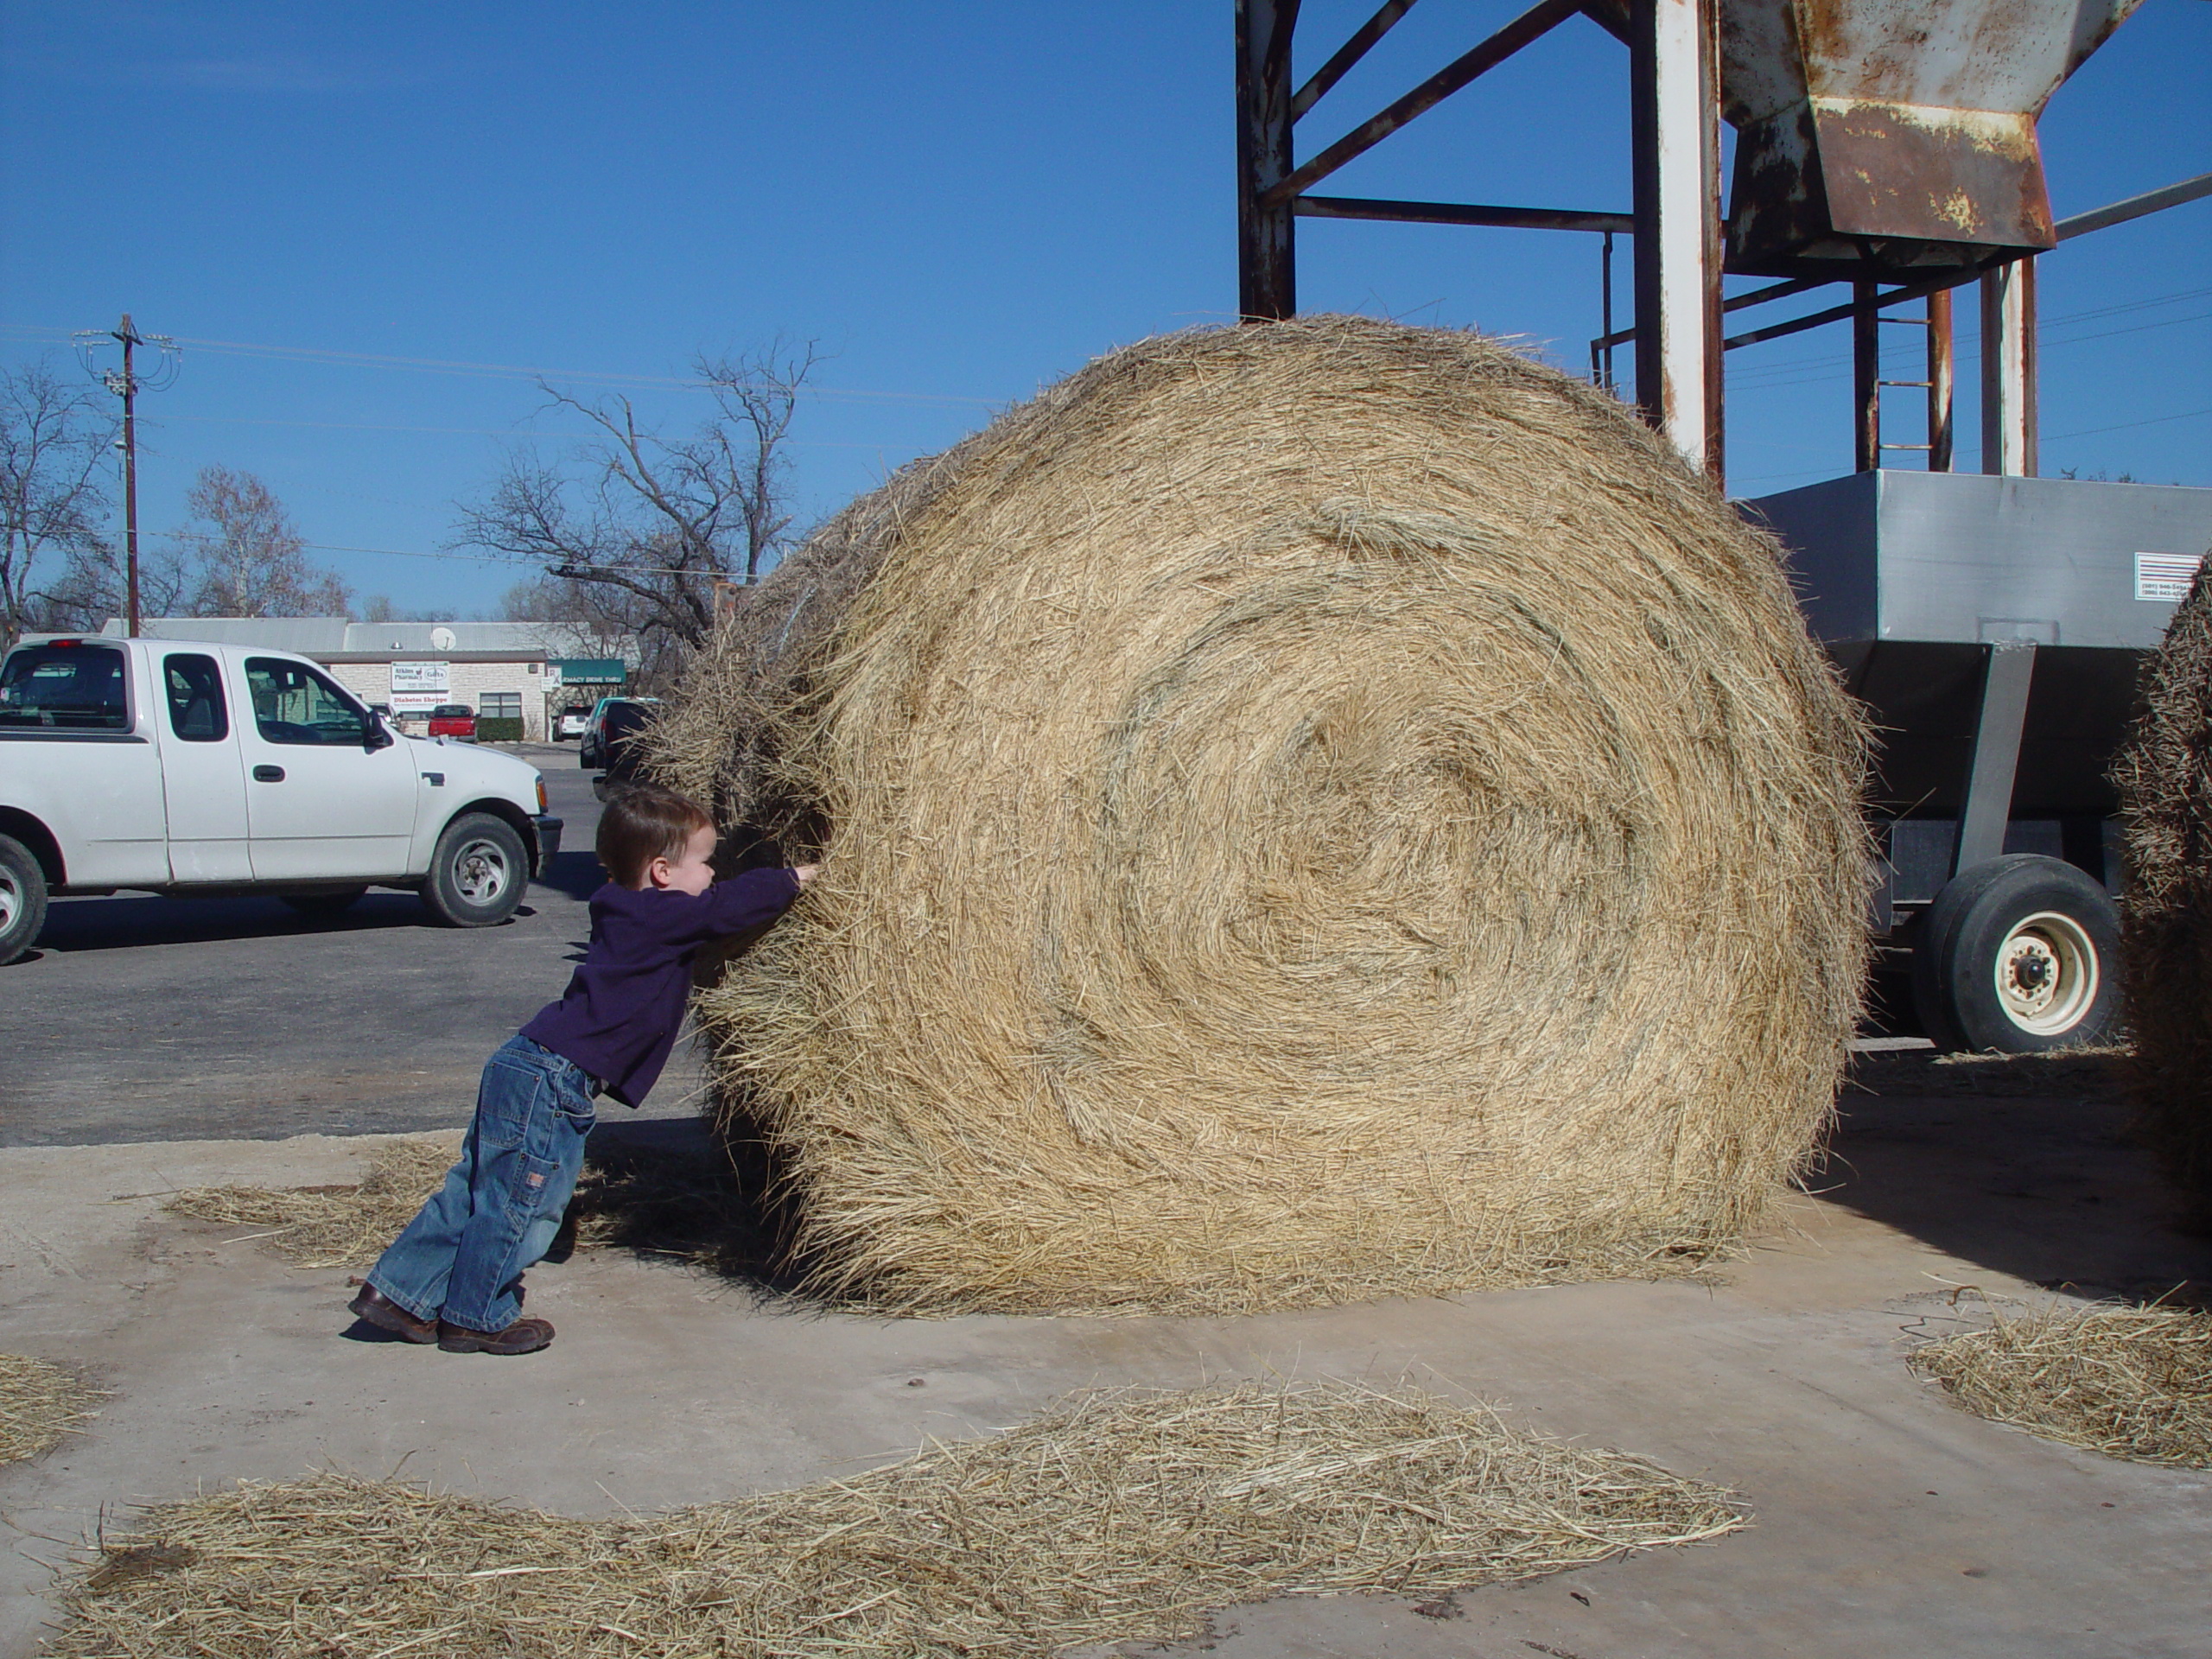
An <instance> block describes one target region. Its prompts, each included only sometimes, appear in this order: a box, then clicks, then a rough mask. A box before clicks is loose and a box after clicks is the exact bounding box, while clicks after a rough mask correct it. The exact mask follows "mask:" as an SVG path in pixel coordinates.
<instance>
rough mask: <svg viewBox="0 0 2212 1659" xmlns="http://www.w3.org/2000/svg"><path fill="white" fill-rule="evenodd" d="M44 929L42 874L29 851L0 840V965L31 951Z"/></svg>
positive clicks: (10, 840)
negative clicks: (32, 944) (33, 943)
mask: <svg viewBox="0 0 2212 1659" xmlns="http://www.w3.org/2000/svg"><path fill="white" fill-rule="evenodd" d="M45 925H46V872H45V871H43V870H41V868H39V867H38V860H37V859H36V858H35V857H33V856H32V855H31V849H29V848H28V847H26V846H24V845H23V843H22V842H20V841H17V840H16V839H15V838H14V837H12V836H0V964H4V963H10V962H13V961H14V960H15V959H16V957H20V956H22V954H23V952H24V951H26V950H29V949H30V948H31V942H32V941H33V940H34V939H35V938H38V931H39V929H41V927H44V926H45Z"/></svg>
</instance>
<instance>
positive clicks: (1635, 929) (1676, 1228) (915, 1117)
mask: <svg viewBox="0 0 2212 1659" xmlns="http://www.w3.org/2000/svg"><path fill="white" fill-rule="evenodd" d="M653 741H654V742H655V744H656V746H657V747H656V751H655V753H656V755H657V760H656V765H657V766H658V770H659V771H660V772H661V773H662V775H664V777H666V778H668V779H669V780H670V781H671V782H673V783H675V784H677V785H679V786H683V787H687V788H689V789H691V790H693V791H696V792H699V793H701V794H702V796H706V797H711V798H713V799H714V800H715V802H716V804H717V810H718V811H719V812H720V813H721V815H722V817H724V818H725V820H726V821H727V822H728V823H730V824H731V825H733V826H735V825H740V824H743V825H747V826H751V827H752V828H753V829H755V830H757V831H760V832H761V833H764V834H766V836H769V837H771V838H772V839H773V840H775V841H777V842H779V843H780V845H779V851H780V852H782V853H783V854H785V855H791V854H795V853H804V852H807V851H810V850H812V849H814V848H815V847H817V846H819V847H821V848H823V849H825V850H826V858H825V863H824V868H823V876H822V878H821V880H820V881H819V882H818V883H817V885H816V887H815V888H814V889H813V890H812V891H811V892H810V894H809V895H808V897H807V898H806V899H804V900H803V901H802V903H801V905H800V906H799V908H798V911H797V912H795V914H794V915H793V916H792V917H791V918H790V919H788V920H786V921H785V923H783V924H782V925H779V927H778V928H777V929H776V930H774V931H772V932H771V933H770V934H769V935H768V936H767V938H766V939H765V940H764V941H763V942H762V943H761V944H760V945H759V946H758V947H757V948H756V949H754V950H753V952H752V953H751V954H750V956H749V957H746V958H745V959H744V960H743V961H742V962H741V963H739V964H738V965H737V966H736V967H735V969H734V970H733V971H732V972H731V973H730V974H729V975H728V976H727V978H725V979H724V981H723V982H721V984H720V985H719V986H717V987H716V988H713V989H712V990H711V991H709V993H708V994H707V995H705V997H704V998H703V1001H702V1007H703V1010H704V1014H705V1016H706V1019H707V1021H708V1024H709V1029H710V1030H711V1032H712V1033H713V1036H714V1039H715V1044H716V1047H717V1054H718V1060H717V1064H718V1066H719V1068H720V1074H721V1079H722V1082H723V1084H724V1087H725V1090H726V1093H727V1095H728V1098H729V1100H730V1101H731V1102H732V1103H733V1106H734V1109H735V1110H737V1111H738V1112H740V1113H741V1115H742V1116H743V1117H744V1119H745V1122H746V1126H747V1130H748V1132H757V1133H758V1134H759V1135H760V1137H761V1139H762V1140H763V1141H765V1142H766V1144H767V1146H768V1147H769V1148H770V1151H771V1153H772V1156H773V1157H774V1159H775V1160H776V1161H777V1163H778V1165H779V1170H780V1173H781V1175H782V1178H783V1183H784V1185H783V1191H784V1192H785V1194H786V1195H787V1196H788V1197H789V1198H790V1199H791V1204H792V1208H793V1211H794V1213H795V1217H796V1222H797V1227H796V1240H797V1248H798V1250H799V1252H800V1253H801V1255H802V1258H803V1259H804V1261H805V1262H807V1263H808V1264H809V1265H810V1267H811V1269H812V1272H813V1274H814V1279H815V1282H816V1284H817V1287H821V1288H823V1289H825V1290H827V1291H829V1292H831V1293H833V1294H846V1295H852V1296H857V1297H861V1298H863V1299H865V1300H869V1301H872V1302H874V1303H876V1304H878V1305H886V1306H907V1307H917V1308H919V1307H927V1308H932V1309H949V1308H957V1307H993V1308H1007V1309H1014V1308H1071V1307H1104V1306H1153V1307H1163V1306H1172V1307H1189V1308H1226V1307H1249V1306H1264V1305H1281V1304H1287V1303H1295V1302H1310V1301H1319V1300H1334V1299H1337V1298H1340V1297H1344V1296H1348V1295H1354V1294H1368V1293H1375V1292H1386V1291H1396V1290H1410V1289H1416V1288H1441V1287H1463V1286H1469V1285H1475V1284H1484V1283H1497V1282H1506V1281H1524V1282H1525V1281H1530V1280H1533V1279H1540V1278H1546V1277H1559V1276H1567V1275H1588V1274H1597V1273H1606V1272H1620V1271H1636V1270H1639V1269H1647V1270H1648V1269H1649V1268H1652V1267H1653V1266H1655V1265H1664V1264H1668V1263H1675V1264H1679V1263H1680V1262H1682V1261H1683V1260H1685V1259H1695V1258H1698V1257H1700V1256H1702V1255H1706V1254H1707V1253H1709V1252H1711V1251H1712V1250H1713V1249H1714V1248H1716V1247H1717V1246H1719V1245H1721V1244H1723V1243H1725V1242H1726V1241H1727V1240H1729V1239H1731V1238H1732V1237H1733V1236H1736V1235H1737V1234H1738V1232H1739V1230H1741V1229H1742V1228H1743V1227H1744V1226H1745V1224H1747V1223H1748V1222H1750V1221H1751V1219H1752V1218H1753V1217H1754V1216H1755V1215H1756V1214H1757V1213H1758V1211H1759V1209H1760V1207H1761V1205H1763V1203H1764V1201H1765V1199H1766V1198H1767V1197H1768V1196H1769V1195H1770V1193H1771V1192H1774V1191H1775V1189H1776V1188H1777V1185H1779V1184H1780V1183H1782V1182H1783V1180H1784V1179H1786V1178H1788V1177H1789V1175H1790V1174H1791V1173H1793V1172H1794V1171H1795V1170H1796V1168H1797V1167H1798V1166H1799V1164H1800V1161H1801V1160H1802V1158H1803V1157H1804V1156H1805V1154H1806V1153H1807V1151H1808V1148H1809V1147H1810V1146H1811V1145H1812V1143H1813V1142H1814V1141H1815V1138H1816V1136H1817V1135H1818V1134H1819V1132H1820V1130H1821V1127H1822V1125H1823V1123H1824V1122H1825V1121H1826V1119H1827V1114H1828V1112H1829V1110H1830V1108H1831V1103H1832V1102H1833V1099H1834V1089H1835V1084H1836V1080H1837V1076H1838V1072H1839V1069H1840V1064H1841V1061H1842V1058H1843V1049H1844V1039H1845V1038H1846V1037H1847V1035H1848V1033H1849V1031H1850V1029H1851V1025H1852V1020H1853V1014H1854V1011H1855V1009H1856V1007H1857V1004H1858V997H1859V986H1860V981H1861V976H1862V970H1863V966H1864V958H1865V953H1866V944H1865V920H1864V917H1865V908H1864V892H1865V888H1864V883H1865V880H1866V868H1867V865H1866V856H1865V849H1864V844H1863V837H1864V831H1863V829H1862V828H1861V823H1860V820H1859V815H1858V786H1859V777H1860V770H1861V764H1862V734H1861V728H1860V727H1859V723H1858V721H1857V717H1856V716H1855V715H1854V714H1853V712H1852V710H1851V707H1850V705H1849V704H1848V702H1847V699H1846V698H1845V697H1844V696H1842V694H1841V693H1840V691H1839V690H1838V689H1837V687H1836V684H1835V682H1834V677H1833V675H1832V673H1831V671H1830V670H1829V668H1828V666H1827V662H1826V660H1825V658H1822V657H1821V655H1820V654H1819V653H1818V652H1816V651H1815V648H1814V647H1813V646H1812V645H1810V643H1809V642H1808V639H1807V637H1806V634H1805V631H1804V628H1803V626H1802V622H1801V621H1800V620H1799V617H1798V614H1797V613H1796V608H1795V607H1794V605H1793V603H1792V601H1791V599H1790V595H1789V589H1788V587H1787V585H1786V583H1785V582H1784V579H1783V574H1782V572H1781V569H1779V566H1778V564H1777V550H1776V548H1775V546H1774V544H1773V543H1771V542H1770V541H1768V540H1766V539H1764V538H1763V537H1760V536H1758V535H1757V534H1755V533H1753V532H1752V531H1750V530H1749V529H1747V528H1746V527H1745V525H1744V524H1742V523H1741V522H1740V521H1738V519H1737V518H1736V517H1735V516H1734V515H1733V514H1732V512H1730V511H1729V510H1728V509H1727V507H1726V505H1724V504H1723V503H1722V502H1721V500H1720V499H1719V497H1718V496H1717V495H1716V494H1715V493H1714V492H1713V490H1712V488H1711V487H1710V486H1708V485H1707V484H1706V483H1705V482H1703V481H1702V480H1700V479H1699V478H1698V477H1697V476H1696V475H1695V474H1693V473H1692V472H1691V471H1690V470H1689V469H1688V467H1685V466H1684V465H1682V464H1681V462H1680V461H1678V460H1677V459H1676V458H1675V455H1674V454H1672V453H1671V452H1670V451H1669V449H1668V448H1666V447H1665V446H1664V445H1663V444H1662V442H1659V441H1658V440H1657V439H1656V437H1654V436H1653V435H1651V433H1650V432H1649V431H1648V430H1647V429H1645V427H1644V426H1643V424H1642V423H1639V422H1638V421H1637V419H1636V418H1635V417H1634V416H1632V415H1631V414H1630V412H1629V411H1628V410H1625V409H1624V408H1623V407H1622V405H1620V404H1618V403H1617V402H1616V401H1614V400H1613V399H1612V398H1611V397H1605V396H1604V395H1602V394H1600V393H1599V392H1596V391H1592V390H1591V389H1590V388H1589V387H1587V386H1585V385H1581V384H1580V383H1578V382H1576V381H1573V380H1570V379H1568V378H1567V377H1565V376H1564V375H1561V374H1559V373H1556V372H1553V371H1551V370H1549V369H1547V368H1544V367H1541V366H1540V365H1536V364H1534V363H1531V362H1529V361H1528V360H1527V359H1524V358H1522V357H1520V356H1518V355H1516V354H1515V353H1512V352H1510V351H1508V350H1506V349H1505V348H1503V347H1502V346H1499V345H1497V344H1496V343H1495V342H1492V341H1490V340H1484V339H1481V338H1479V337H1478V336H1475V335H1472V334H1459V333H1450V332H1443V331H1436V330H1427V329H1417V328H1408V327H1397V326H1394V325H1389V324H1384V323H1378V322H1371V321H1363V320H1360V319H1355V318H1347V317H1316V318H1306V319H1302V320H1300V321H1294V322H1287V323H1281V324H1272V325H1267V326H1263V327H1241V328H1226V329H1220V330H1214V331H1209V332H1202V333H1196V334H1180V335H1174V336H1170V337H1166V338H1161V339H1156V340H1147V341H1144V342H1142V343H1141V344H1139V345H1136V346H1130V347H1128V348H1126V349H1124V350H1122V351H1119V352H1116V353H1113V354H1112V355H1110V356H1108V357H1105V358H1103V359H1099V360H1098V361H1096V362H1095V363H1093V364H1092V365H1090V366H1089V367H1088V368H1086V369H1084V370H1083V371H1082V372H1079V373H1077V374H1076V375H1074V376H1073V377H1071V378H1069V379H1068V380H1066V381H1065V382H1064V383H1062V384H1061V385H1058V386H1055V387H1053V388H1052V389H1051V390H1050V391H1046V393H1045V394H1044V395H1043V396H1041V397H1039V398H1038V399H1037V400H1036V401H1035V402H1033V403H1032V404H1027V406H1025V407H1022V408H1020V409H1017V410H1014V411H1012V412H1011V413H1009V414H1007V416H1004V417H1002V418H1001V419H1000V420H999V421H997V422H996V423H994V424H993V425H991V426H990V427H988V429H985V430H984V431H982V432H981V433H979V434H977V435H976V436H974V437H972V438H970V439H969V440H968V441H967V442H963V443H962V444H961V445H959V446H958V447H957V448H954V449H952V450H950V451H949V452H948V453H947V454H944V455H942V456H940V457H938V458H937V459H935V460H933V461H924V462H919V463H917V464H916V465H915V466H914V467H912V468H910V469H908V470H907V471H906V472H905V473H903V474H900V475H899V477H897V478H895V479H894V480H892V482H891V483H890V484H889V485H887V486H886V487H885V488H883V489H881V490H880V491H878V492H876V493H874V494H873V495H870V496H868V497H866V498H864V499H861V500H860V501H858V502H856V503H855V505H853V506H851V507H850V508H849V509H847V510H846V512H844V513H843V514H842V515H841V516H840V517H839V518H836V520H834V521H833V522H832V523H830V524H829V525H828V526H827V527H825V529H824V530H823V531H822V532H821V533H820V534H818V535H817V537H815V538H814V539H813V540H812V541H811V542H810V543H809V544H808V546H807V547H806V548H805V549H804V550H801V551H800V552H798V553H797V554H795V555H794V556H792V557H791V559H790V560H788V561H786V563H785V564H784V565H783V566H782V567H781V568H779V569H778V571H777V572H776V573H775V575H772V577H771V578H770V579H769V580H768V581H767V582H766V583H764V584H763V585H762V587H761V588H760V590H759V591H758V592H757V593H756V594H753V596H752V598H751V601H750V602H749V603H748V604H747V607H745V608H744V610H743V611H742V612H741V613H740V614H739V616H738V617H737V619H736V620H735V621H734V623H733V624H732V625H731V626H729V627H728V629H727V630H726V631H725V632H724V633H723V634H722V635H721V637H720V638H719V639H717V640H716V641H715V645H714V647H713V648H712V649H711V650H709V652H705V653H704V654H703V656H702V660H701V661H700V662H699V663H698V664H697V666H696V671H695V672H694V673H693V676H692V677H691V679H690V683H689V685H688V686H687V688H686V689H685V690H684V692H683V695H682V696H679V697H678V698H677V700H676V703H675V706H674V707H673V708H671V710H670V711H669V713H668V714H667V715H666V716H665V717H664V720H663V721H661V722H660V723H659V724H658V728H657V730H656V733H655V736H654V740H653Z"/></svg>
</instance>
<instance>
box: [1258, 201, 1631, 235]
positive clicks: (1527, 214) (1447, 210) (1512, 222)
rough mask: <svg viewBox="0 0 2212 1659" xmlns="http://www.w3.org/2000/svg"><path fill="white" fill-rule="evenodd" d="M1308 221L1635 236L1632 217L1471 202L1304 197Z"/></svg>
mask: <svg viewBox="0 0 2212 1659" xmlns="http://www.w3.org/2000/svg"><path fill="white" fill-rule="evenodd" d="M1291 205H1292V207H1294V208H1295V209H1296V211H1297V212H1298V213H1299V214H1300V216H1301V217H1304V218H1306V219H1398V220H1403V221H1405V222H1407V223H1409V224H1414V225H1498V226H1505V227H1507V228H1508V229H1511V230H1522V231H1600V232H1603V231H1617V232H1618V231H1632V230H1634V229H1635V228H1636V218H1635V215H1634V214H1632V213H1585V212H1582V211H1581V210H1580V209H1579V208H1573V207H1484V206H1481V205H1478V204H1476V203H1471V202H1453V201H1387V200H1380V199H1377V198H1371V197H1367V196H1300V197H1299V198H1298V200H1296V201H1294V203H1292V204H1291Z"/></svg>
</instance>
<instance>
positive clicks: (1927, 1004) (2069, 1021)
mask: <svg viewBox="0 0 2212 1659" xmlns="http://www.w3.org/2000/svg"><path fill="white" fill-rule="evenodd" d="M2119 941H2120V916H2119V912H2117V911H2116V910H2115V909H2114V908H2113V902H2112V899H2111V897H2110V895H2108V894H2107V893H2106V892H2105V890H2104V888H2103V887H2100V886H2099V885H2098V884H2097V883H2096V882H2095V881H2094V880H2090V878H2089V877H2088V875H2087V874H2085V873H2083V872H2082V871H2081V870H2079V869H2076V868H2075V867H2074V866H2073V865H2071V864H2068V863H2063V862H2062V861H2059V860H2057V859H2055V858H2044V857H2041V856H2039V855H2036V854H2033V853H2013V854H2009V855H2006V856H2005V857H2003V858H1993V859H1991V860H1989V861H1987V862H1986V863H1984V864H1978V865H1976V866H1975V867H1974V868H1973V869H1970V870H1967V871H1966V872H1965V873H1964V874H1961V875H1959V876H1958V877H1956V878H1955V880H1952V882H1951V883H1950V884H1949V885H1948V887H1945V888H1944V889H1943V890H1942V892H1941V893H1937V894H1936V902H1935V903H1934V904H1932V905H1930V906H1929V908H1928V913H1927V915H1926V916H1925V917H1924V918H1923V919H1922V922H1921V929H1920V938H1919V940H1918V942H1917V943H1916V944H1915V945H1914V947H1913V953H1912V991H1913V1003H1914V1006H1915V1007H1916V1008H1917V1009H1918V1011H1919V1014H1920V1020H1921V1024H1922V1026H1923V1027H1924V1028H1925V1029H1926V1031H1927V1033H1928V1034H1929V1036H1930V1037H1932V1038H1933V1039H1935V1040H1936V1044H1937V1045H1938V1046H1942V1047H1946V1048H1951V1049H1961V1050H1968V1051H1973V1052H1981V1051H1985V1050H1989V1049H1994V1050H1996V1051H1998V1052H2000V1053H2005V1054H2032V1053H2036V1052H2040V1051H2042V1050H2044V1049H2049V1048H2062V1047H2065V1046H2069V1045H2071V1044H2075V1043H2087V1042H2094V1041H2095V1040H2096V1039H2098V1038H2099V1037H2101V1036H2102V1035H2103V1034H2104V1033H2105V1031H2106V1030H2107V1027H2110V1025H2111V1024H2112V1021H2113V1015H2114V1014H2115V1013H2116V1012H2117V1011H2118V1008H2119V1005H2120V980H2119V974H2118V969H2119Z"/></svg>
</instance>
